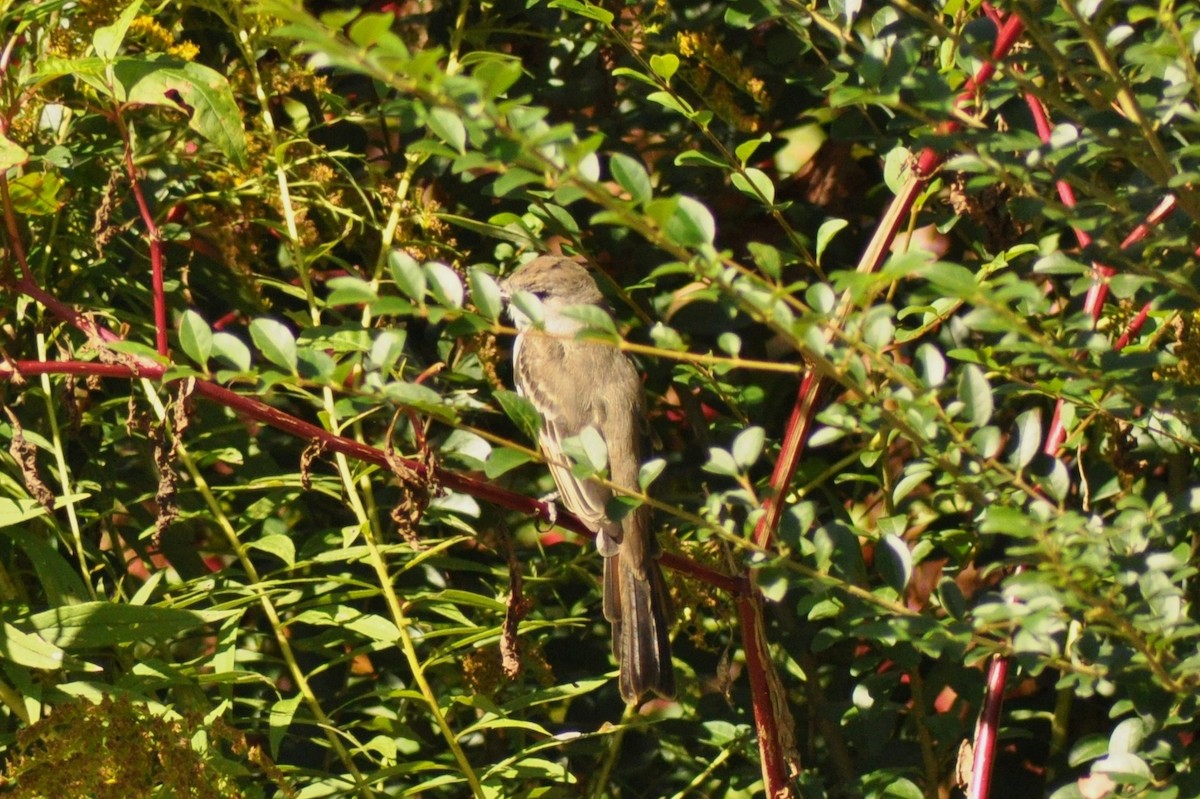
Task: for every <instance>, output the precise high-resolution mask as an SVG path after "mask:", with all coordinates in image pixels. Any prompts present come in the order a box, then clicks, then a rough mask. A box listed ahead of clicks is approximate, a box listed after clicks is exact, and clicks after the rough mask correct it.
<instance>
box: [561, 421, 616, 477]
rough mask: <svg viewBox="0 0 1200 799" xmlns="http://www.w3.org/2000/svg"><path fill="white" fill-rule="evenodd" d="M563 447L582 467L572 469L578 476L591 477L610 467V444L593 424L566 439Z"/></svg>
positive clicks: (564, 451) (565, 452)
mask: <svg viewBox="0 0 1200 799" xmlns="http://www.w3.org/2000/svg"><path fill="white" fill-rule="evenodd" d="M562 449H563V453H564V454H566V455H567V456H568V457H569V458H570V459H571V460H572V461H574V463H575V464H577V466H578V467H580V468H578V469H573V470H572V471H574V472H575V474H576V476H577V477H589V476H591V475H593V474H597V473H600V472H603V471H604V470H605V469H607V468H608V445H607V444H605V442H604V438H603V436H601V435H600V431H599V430H597V429H596V428H595V427H593V426H592V425H588V426H586V427H584V428H583V429H582V430H580V431H579V434H578V435H575V436H571V437H570V438H567V439H564V440H563V442H562Z"/></svg>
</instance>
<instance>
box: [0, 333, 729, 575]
mask: <svg viewBox="0 0 1200 799" xmlns="http://www.w3.org/2000/svg"><path fill="white" fill-rule="evenodd" d="M104 332H106V333H107V332H108V331H104ZM110 335H111V333H110ZM165 371H166V367H164V366H162V365H160V364H156V363H150V362H146V361H139V362H138V363H137V364H136V365H134V366H129V365H125V364H114V363H99V362H94V361H9V362H6V363H0V380H8V379H11V378H12V377H13V376H14V375H22V376H24V375H42V374H70V375H79V376H82V375H96V376H98V377H117V378H127V379H128V378H134V377H144V378H147V379H149V380H159V379H161V378H162V376H163V374H164V372H165ZM195 393H196V394H198V395H200V396H202V397H204V398H206V399H208V400H211V401H213V402H216V403H218V404H220V405H224V406H225V407H227V408H230V409H232V410H234V411H236V412H238V413H240V414H242V415H243V416H246V417H248V418H251V419H254V420H255V421H258V422H262V423H263V424H267V425H270V426H271V427H274V428H275V429H277V430H282V431H283V432H285V433H289V434H291V435H293V436H295V437H297V438H301V439H305V440H309V441H313V440H316V441H319V442H321V444H322V446H323V448H324V449H326V450H328V451H331V452H340V453H342V454H343V455H346V456H347V457H351V458H355V459H357V460H360V461H363V462H365V463H371V464H374V465H376V466H379V467H381V468H383V469H389V466H388V460H387V455H386V454H385V453H384V451H383V450H381V449H378V448H376V447H372V446H370V445H368V444H363V443H362V442H361V441H355V440H354V439H352V438H345V437H344V436H339V435H336V434H334V433H331V432H329V431H328V430H326V429H324V428H322V427H318V426H317V425H315V424H312V423H311V422H306V421H304V420H303V419H299V418H297V417H295V416H292V415H291V414H288V413H284V412H283V411H281V410H279V409H278V408H275V407H273V406H271V405H268V404H267V403H265V402H263V401H261V400H257V399H254V398H253V397H246V396H243V395H241V394H238V393H237V392H234V391H230V390H229V389H227V388H225V387H224V386H219V385H217V384H216V383H211V382H209V381H207V380H197V381H196V389H195ZM402 462H403V463H404V465H405V466H406V467H407V468H409V469H412V470H413V471H414V472H416V473H417V474H418V475H420V476H421V477H428V478H429V479H430V480H431V481H432V482H433V483H434V484H435V485H440V486H444V487H445V488H449V489H452V490H454V491H459V492H462V493H464V494H469V495H471V496H473V497H475V498H476V499H480V500H483V501H485V502H489V503H491V504H493V505H498V506H500V507H502V508H508V509H509V510H514V511H518V512H520V513H525V514H528V515H531V516H537V517H539V518H541V519H543V520H545V521H551V520H553V522H554V523H555V524H556V525H557V526H559V527H562V528H564V529H567V530H571V531H572V532H576V533H579V534H580V535H584V536H587V537H588V538H594V537H595V534H594V533H592V531H591V530H589V529H588V528H587V527H586V526H585V525H584V524H583V522H581V521H580V520H579V519H578V518H576V517H575V516H573V515H571V514H570V513H566V512H559V513H557V514H555V512H554V509H553V508H552V507H551V506H550V505H549V504H548V503H545V502H541V501H539V500H535V499H530V498H529V497H527V496H525V495H524V494H517V493H515V492H513V491H507V490H505V489H503V488H498V487H497V486H495V485H493V484H491V483H489V482H486V481H484V480H480V479H478V478H475V477H471V476H469V475H465V474H461V473H459V472H452V471H449V470H446V469H438V468H435V469H434V470H433V471H432V472H430V471H429V470H428V469H426V468H425V466H424V465H423V464H421V463H420V462H418V461H412V460H403V461H402ZM662 564H663V565H664V566H666V567H667V568H669V569H674V570H675V571H678V572H682V573H683V574H687V575H689V576H691V577H694V578H696V579H698V580H701V581H703V582H706V583H708V584H709V585H712V586H715V587H717V588H720V589H722V590H724V591H728V592H730V593H731V594H737V595H740V594H744V593H745V591H746V586H745V581H744V579H743V578H740V577H734V576H730V575H728V574H724V573H723V572H719V571H717V570H716V569H712V568H710V567H708V566H705V565H704V564H701V563H697V562H695V561H693V560H690V559H688V558H686V557H683V556H682V555H675V554H672V553H669V552H667V553H664V554H663V556H662Z"/></svg>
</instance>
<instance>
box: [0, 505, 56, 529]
mask: <svg viewBox="0 0 1200 799" xmlns="http://www.w3.org/2000/svg"><path fill="white" fill-rule="evenodd" d="M47 513H49V511H48V510H46V508H45V506H43V505H42V503H40V502H38V501H37V500H36V499H28V498H26V499H12V498H10V497H0V528H3V527H10V526H12V525H14V524H24V523H25V522H27V521H29V520H30V519H36V518H38V517H39V516H45V515H46V514H47Z"/></svg>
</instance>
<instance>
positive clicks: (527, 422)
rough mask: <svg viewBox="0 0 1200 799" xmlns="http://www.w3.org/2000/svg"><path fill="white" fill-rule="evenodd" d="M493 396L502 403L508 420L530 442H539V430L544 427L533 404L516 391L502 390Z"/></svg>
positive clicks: (501, 405)
mask: <svg viewBox="0 0 1200 799" xmlns="http://www.w3.org/2000/svg"><path fill="white" fill-rule="evenodd" d="M492 396H494V397H495V398H496V401H497V402H499V403H500V407H501V408H502V409H503V410H504V413H505V414H507V415H508V418H509V419H511V420H512V421H513V423H514V424H516V426H517V427H518V428H519V429H520V430H521V432H522V433H524V434H525V436H526V437H527V438H528V439H529V440H530V441H537V440H538V430H539V429H540V428H541V426H542V417H541V415H540V414H538V412H537V408H535V407H534V405H533V403H532V402H530V401H529V400H527V399H525V398H524V397H522V396H521V395H520V394H518V393H517V392H515V391H506V390H504V389H501V390H499V391H496V392H495V393H494V394H493V395H492Z"/></svg>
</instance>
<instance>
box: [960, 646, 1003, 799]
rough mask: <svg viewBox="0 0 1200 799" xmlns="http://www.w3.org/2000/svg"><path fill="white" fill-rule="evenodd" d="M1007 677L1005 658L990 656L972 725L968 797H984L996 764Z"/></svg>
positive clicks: (968, 798)
mask: <svg viewBox="0 0 1200 799" xmlns="http://www.w3.org/2000/svg"><path fill="white" fill-rule="evenodd" d="M1007 680H1008V658H1006V657H999V656H997V657H993V658H992V660H991V662H990V663H988V671H987V687H986V688H985V690H984V693H983V708H982V709H981V710H980V712H979V721H978V722H977V723H976V725H975V759H974V762H973V763H972V765H971V782H970V784H969V785H968V786H967V799H987V796H988V793H989V792H990V791H991V787H992V768H993V767H994V766H995V764H996V739H997V736H998V735H999V733H1000V711H1001V709H1003V707H1004V683H1005V682H1006V681H1007Z"/></svg>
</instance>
